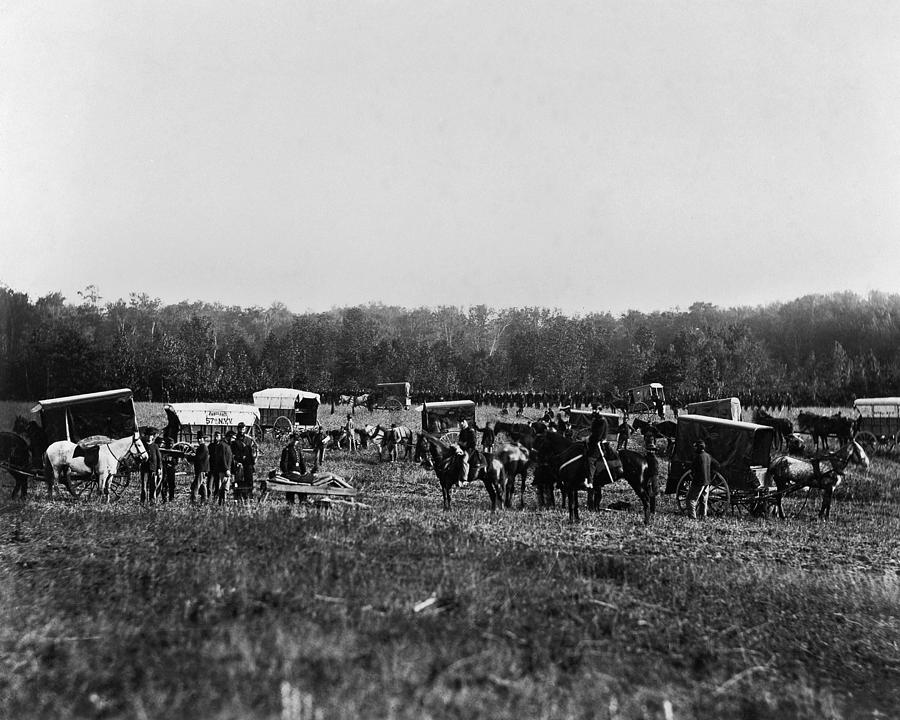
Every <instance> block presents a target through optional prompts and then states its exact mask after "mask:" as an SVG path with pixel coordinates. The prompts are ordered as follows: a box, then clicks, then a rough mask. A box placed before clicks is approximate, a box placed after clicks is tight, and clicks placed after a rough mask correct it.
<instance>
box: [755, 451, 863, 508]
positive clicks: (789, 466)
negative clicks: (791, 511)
mask: <svg viewBox="0 0 900 720" xmlns="http://www.w3.org/2000/svg"><path fill="white" fill-rule="evenodd" d="M851 462H852V463H854V464H856V465H862V466H863V467H864V468H866V469H868V468H869V456H868V455H866V451H865V450H863V447H862V445H860V444H859V443H858V442H856V441H855V440H851V441H850V442H849V443H847V444H846V445H843V446H842V447H840V448H839V449H837V450H835V451H834V452H832V453H828V454H827V455H823V456H821V457H816V458H810V459H809V460H801V459H799V458H793V457H788V456H784V457H780V458H778V459H777V460H776V461H775V462H773V463H772V465H770V466H769V469H768V471H767V472H766V484H769V482H770V481H774V482H775V487H776V488H777V490H778V499H777V501H776V503H775V512H776V513H777V514H778V517H779V518H781V519H784V508H782V506H781V497H782V496H783V495H785V494H786V493H789V492H792V491H794V490H798V489H800V488H804V487H811V488H812V487H814V488H818V489H819V490H821V491H822V507H821V508H820V509H819V517H820V518H822V519H824V520H827V519H828V517H829V516H830V514H831V500H832V497H833V495H834V489H835V488H836V487H837V486H838V485H840V484H841V482H842V481H843V479H844V470H845V468H846V467H847V465H848V464H849V463H851Z"/></svg>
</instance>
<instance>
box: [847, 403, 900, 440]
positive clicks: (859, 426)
mask: <svg viewBox="0 0 900 720" xmlns="http://www.w3.org/2000/svg"><path fill="white" fill-rule="evenodd" d="M853 405H854V407H855V408H856V412H857V413H858V416H857V420H856V436H855V439H856V441H857V442H858V443H860V444H861V445H862V446H863V447H864V448H865V449H866V452H868V453H872V452H874V451H883V452H890V451H891V450H893V448H894V446H895V445H900V397H883V398H859V399H858V400H856V401H855V402H854V403H853Z"/></svg>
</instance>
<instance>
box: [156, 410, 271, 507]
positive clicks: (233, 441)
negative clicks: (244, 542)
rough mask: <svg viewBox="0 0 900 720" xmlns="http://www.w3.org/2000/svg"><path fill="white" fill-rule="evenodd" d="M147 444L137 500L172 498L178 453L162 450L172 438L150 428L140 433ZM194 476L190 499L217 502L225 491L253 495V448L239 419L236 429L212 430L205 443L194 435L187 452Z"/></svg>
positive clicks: (241, 498)
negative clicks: (195, 442) (193, 444)
mask: <svg viewBox="0 0 900 720" xmlns="http://www.w3.org/2000/svg"><path fill="white" fill-rule="evenodd" d="M143 441H144V446H145V447H146V448H147V459H146V460H144V461H142V462H141V464H140V468H139V469H140V478H141V503H148V502H149V504H151V505H153V504H154V503H155V502H156V496H157V495H159V499H160V501H161V502H164V503H165V502H173V501H174V500H175V473H176V469H177V466H178V462H179V459H180V458H179V454H178V453H176V452H166V451H167V450H171V448H172V444H173V442H172V438H171V437H166V438H164V439H162V448H161V447H160V443H159V434H158V433H157V432H156V431H155V430H154V429H152V428H150V429H148V430H147V431H146V432H145V434H144V437H143ZM187 459H188V460H189V461H190V463H191V465H192V468H193V473H194V478H193V481H192V482H191V502H192V503H196V502H198V501H199V502H200V503H205V502H207V501H211V500H213V499H215V500H216V501H218V503H219V504H220V505H221V504H223V503H224V502H225V498H226V497H227V496H228V493H229V491H231V490H233V492H234V498H235V500H238V501H241V502H243V501H246V500H250V499H252V498H253V479H254V473H255V470H256V448H255V446H254V445H253V443H251V442H250V440H249V438H248V437H247V435H246V434H245V426H244V425H243V423H241V424H240V425H238V429H237V432H235V431H234V430H229V431H228V432H226V433H225V437H224V439H223V438H222V434H221V433H219V432H214V433H213V436H212V442H211V443H210V444H209V445H207V444H206V436H205V435H204V434H203V433H200V434H199V435H198V436H197V446H196V447H195V448H194V450H193V452H192V453H190V454H188V455H187Z"/></svg>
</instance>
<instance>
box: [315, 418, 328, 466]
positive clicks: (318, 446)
mask: <svg viewBox="0 0 900 720" xmlns="http://www.w3.org/2000/svg"><path fill="white" fill-rule="evenodd" d="M327 439H328V434H327V433H326V432H325V428H324V427H322V425H321V424H319V423H316V429H315V430H313V435H312V446H313V450H314V451H315V454H314V455H313V457H314V462H313V472H315V471H316V470H318V469H319V465H322V464H324V462H325V441H326V440H327Z"/></svg>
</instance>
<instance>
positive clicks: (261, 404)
mask: <svg viewBox="0 0 900 720" xmlns="http://www.w3.org/2000/svg"><path fill="white" fill-rule="evenodd" d="M320 403H321V396H320V395H319V394H318V393H314V392H307V391H306V390H296V389H294V388H266V389H265V390H260V391H259V392H255V393H253V404H254V405H255V406H256V408H257V409H258V410H259V424H260V433H259V435H260V437H261V436H262V434H263V433H265V431H266V430H271V431H272V435H273V436H274V437H275V439H276V440H284V439H285V438H286V437H287V436H288V435H289V434H290V433H291V432H302V431H304V430H309V429H311V428H314V427H315V426H316V424H317V423H318V421H319V418H318V416H319V405H320Z"/></svg>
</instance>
